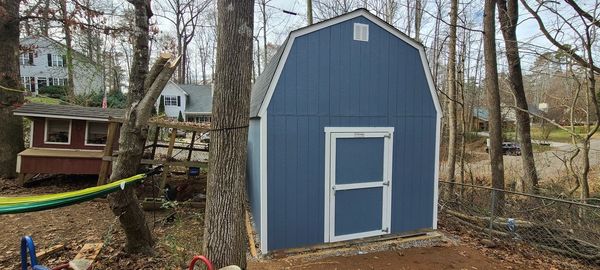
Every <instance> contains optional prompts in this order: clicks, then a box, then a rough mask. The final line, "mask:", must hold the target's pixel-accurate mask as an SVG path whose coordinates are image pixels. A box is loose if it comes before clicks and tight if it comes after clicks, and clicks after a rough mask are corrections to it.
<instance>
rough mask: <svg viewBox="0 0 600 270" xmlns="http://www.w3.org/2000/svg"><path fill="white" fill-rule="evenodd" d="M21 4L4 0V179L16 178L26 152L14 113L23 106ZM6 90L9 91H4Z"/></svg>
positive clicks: (0, 67) (0, 163) (0, 15)
mask: <svg viewBox="0 0 600 270" xmlns="http://www.w3.org/2000/svg"><path fill="white" fill-rule="evenodd" d="M19 3H20V1H18V0H0V48H2V49H1V50H0V59H2V61H0V86H1V87H2V89H0V123H2V124H1V126H2V127H0V149H1V150H0V177H4V178H13V177H15V175H16V171H15V169H16V165H17V154H18V153H19V152H21V151H23V148H24V143H23V118H21V117H17V116H13V111H14V110H15V109H16V108H17V107H19V106H21V105H22V104H23V93H22V92H18V91H12V90H8V89H14V90H18V89H21V88H22V87H21V83H20V75H19V74H20V72H19V54H20V52H19ZM4 88H6V89H4Z"/></svg>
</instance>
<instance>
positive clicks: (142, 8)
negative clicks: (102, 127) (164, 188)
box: [108, 0, 166, 254]
mask: <svg viewBox="0 0 600 270" xmlns="http://www.w3.org/2000/svg"><path fill="white" fill-rule="evenodd" d="M130 3H132V4H133V5H134V7H135V28H134V30H133V33H132V35H133V36H134V38H133V39H134V41H135V42H134V56H133V58H134V59H133V63H132V67H131V74H130V76H129V97H128V102H129V105H130V106H129V110H128V112H127V115H126V118H125V122H124V123H123V125H122V126H121V131H120V133H121V134H120V137H119V156H118V158H117V161H116V162H115V163H114V165H113V168H112V174H111V176H110V182H113V181H115V180H119V179H122V178H126V177H130V176H133V175H135V174H136V172H137V170H138V166H139V164H140V161H141V158H142V152H143V151H142V150H143V147H144V143H145V142H146V136H147V134H148V128H147V126H146V124H147V122H148V120H149V118H150V117H149V116H147V115H149V114H150V111H151V108H148V109H147V110H148V112H145V111H143V110H142V111H140V110H137V109H136V108H138V107H140V101H141V100H142V99H143V98H144V95H145V93H144V92H145V91H144V89H145V87H144V85H145V80H146V76H147V74H148V19H149V17H150V16H151V11H150V7H149V6H148V5H147V3H149V2H147V1H145V0H131V1H130ZM165 62H166V61H165ZM163 63H164V62H163ZM108 198H109V202H110V207H111V209H112V211H113V213H114V214H115V215H116V216H117V217H119V221H120V222H121V226H122V227H123V230H124V231H125V235H126V236H127V245H126V247H125V249H126V250H127V251H128V252H131V253H146V254H148V253H152V246H153V245H154V240H153V239H152V234H151V232H150V229H149V228H148V225H147V224H146V219H145V216H144V212H143V211H142V209H141V208H140V206H139V203H138V200H137V196H136V195H135V193H134V190H133V189H132V188H126V189H125V190H123V191H119V192H115V193H113V194H111V195H109V197H108Z"/></svg>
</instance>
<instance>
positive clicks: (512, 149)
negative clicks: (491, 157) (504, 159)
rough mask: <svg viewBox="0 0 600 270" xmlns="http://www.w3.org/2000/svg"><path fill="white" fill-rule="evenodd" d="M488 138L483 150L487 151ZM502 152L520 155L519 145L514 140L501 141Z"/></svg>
mask: <svg viewBox="0 0 600 270" xmlns="http://www.w3.org/2000/svg"><path fill="white" fill-rule="evenodd" d="M489 147H490V139H487V140H486V146H485V152H486V153H489V152H490V150H489ZM502 154H503V155H508V156H520V155H521V145H519V144H518V143H516V142H503V143H502Z"/></svg>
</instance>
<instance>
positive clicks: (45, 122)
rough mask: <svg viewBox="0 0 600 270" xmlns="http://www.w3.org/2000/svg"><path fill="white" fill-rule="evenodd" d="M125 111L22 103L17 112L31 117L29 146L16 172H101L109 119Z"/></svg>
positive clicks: (20, 154) (121, 114) (119, 115)
mask: <svg viewBox="0 0 600 270" xmlns="http://www.w3.org/2000/svg"><path fill="white" fill-rule="evenodd" d="M124 114H125V110H122V109H102V108H96V107H81V106H73V105H53V104H41V103H28V104H25V105H23V106H22V107H20V108H18V109H16V110H15V111H14V115H17V116H23V117H27V118H29V119H30V120H31V130H30V136H31V137H30V145H29V148H28V149H25V151H23V152H21V153H19V155H18V156H17V173H19V174H20V176H21V177H24V176H25V175H26V174H37V173H48V174H52V173H61V174H98V171H99V170H100V163H101V162H102V150H103V149H104V146H105V144H106V139H107V133H108V119H109V118H110V117H114V118H122V117H123V116H124ZM117 134H118V132H117ZM117 140H118V139H117Z"/></svg>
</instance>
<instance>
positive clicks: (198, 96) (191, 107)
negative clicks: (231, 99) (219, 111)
mask: <svg viewBox="0 0 600 270" xmlns="http://www.w3.org/2000/svg"><path fill="white" fill-rule="evenodd" d="M177 86H179V88H181V90H183V91H184V92H185V93H187V95H188V99H187V104H186V108H185V113H186V114H193V113H212V98H213V95H212V87H211V86H210V85H197V84H178V85H177Z"/></svg>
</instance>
